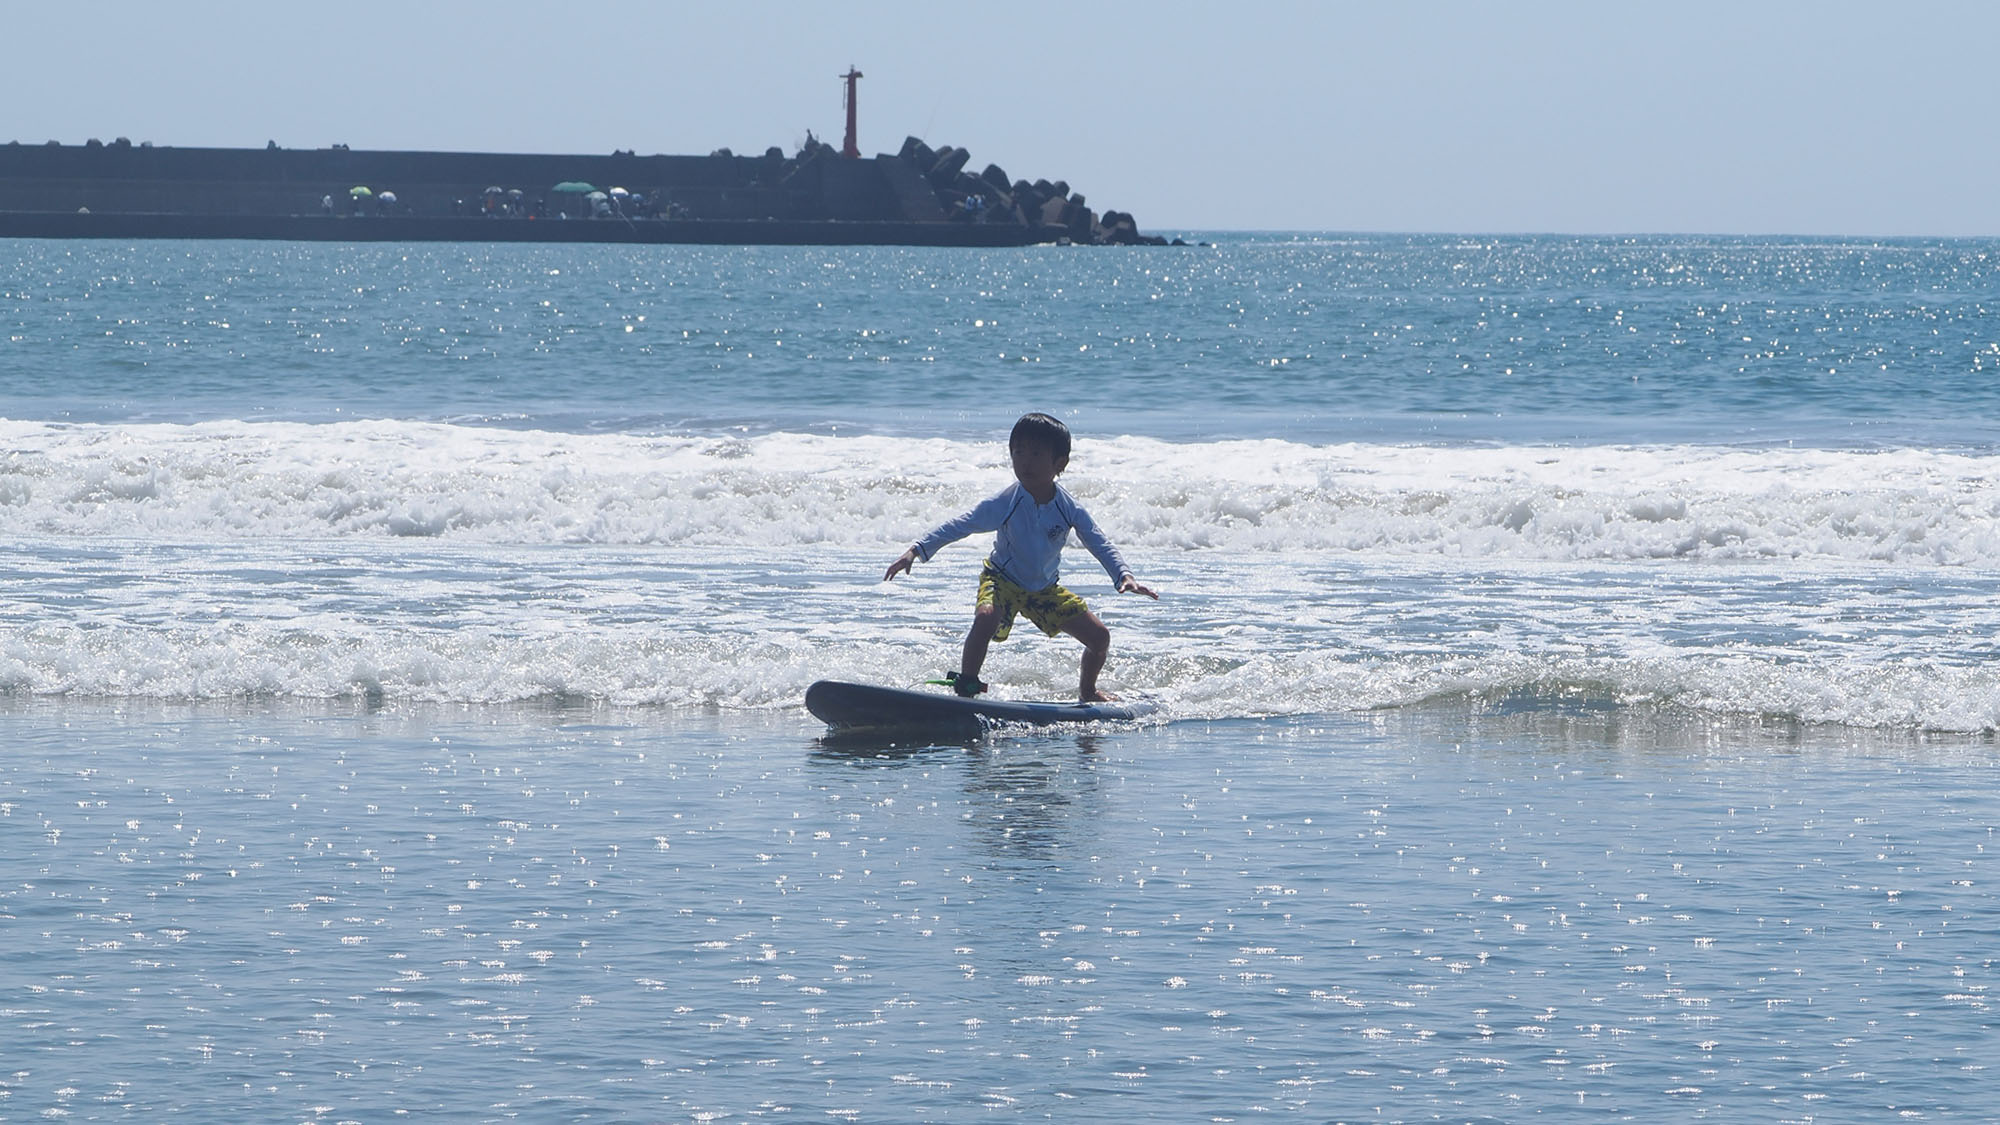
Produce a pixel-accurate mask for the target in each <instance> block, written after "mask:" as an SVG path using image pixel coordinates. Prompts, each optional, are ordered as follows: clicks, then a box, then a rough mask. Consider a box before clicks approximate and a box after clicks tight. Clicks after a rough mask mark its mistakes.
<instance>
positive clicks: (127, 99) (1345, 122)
mask: <svg viewBox="0 0 2000 1125" xmlns="http://www.w3.org/2000/svg"><path fill="white" fill-rule="evenodd" d="M0 17H4V22H0V26H4V28H5V29H6V33H7V40H8V46H9V50H8V61H7V65H6V66H5V67H4V68H0V105H5V106H7V107H8V108H7V110H6V112H5V113H4V114H0V119H3V120H4V124H0V143H4V142H5V141H6V140H9V139H18V140H20V141H22V142H24V143H40V142H42V141H46V140H50V139H57V140H61V141H64V142H66V143H81V142H83V141H84V140H87V139H88V138H91V137H98V138H101V139H103V140H106V141H109V140H111V139H113V138H115V137H120V136H124V137H130V138H131V139H132V140H133V141H134V142H138V141H144V140H150V141H152V142H153V143H155V144H161V145H190V146H192V145H215V146H226V147H237V146H243V147H261V146H262V145H263V144H264V142H265V141H267V140H275V141H277V142H278V143H279V144H280V145H284V146H286V147H297V148H314V147H321V146H324V145H328V144H332V143H335V142H340V143H345V144H348V145H350V146H352V147H354V148H377V149H450V150H486V151H515V152H592V153H594V152H609V151H611V150H612V149H621V148H630V149H636V150H637V151H639V152H641V153H655V152H663V153H702V152H708V151H710V150H711V149H714V148H718V147H722V146H728V147H730V148H732V149H734V150H736V151H738V152H760V151H762V150H763V149H764V148H766V147H768V146H770V145H774V144H775V145H781V146H783V147H784V148H785V149H786V151H788V152H789V151H791V150H793V149H794V148H796V146H797V145H798V143H799V142H800V141H802V140H804V138H805V135H806V131H807V130H808V129H811V130H812V131H814V132H815V133H816V134H817V135H818V136H820V137H821V138H822V139H825V140H829V141H831V142H833V143H835V144H838V143H839V140H840V132H841V91H840V86H841V84H840V81H839V79H838V78H837V77H836V76H837V75H839V74H840V73H842V72H843V71H845V70H846V69H847V67H848V65H849V64H850V63H851V64H853V65H855V66H857V67H859V68H860V69H861V70H862V72H863V73H864V74H865V75H866V77H865V78H863V79H862V81H861V97H860V108H861V146H862V151H863V152H864V153H868V154H872V153H876V152H883V151H891V152H893V151H895V150H896V149H897V148H898V147H899V146H900V145H901V143H902V140H903V137H904V136H905V135H906V134H911V133H914V134H916V135H918V136H921V137H923V138H924V139H925V140H927V141H929V142H930V143H931V144H932V145H934V146H942V145H945V144H953V145H958V146H961V147H965V148H968V149H970V150H971V152H972V155H973V159H974V167H975V168H977V167H981V166H983V165H984V164H985V163H987V162H989V161H991V162H996V163H998V164H1000V165H1001V166H1002V167H1003V168H1005V169H1006V170H1007V172H1008V174H1009V175H1010V176H1013V177H1015V178H1022V177H1025V178H1028V179H1036V178H1040V177H1047V178H1049V179H1067V180H1068V181H1069V182H1070V184H1071V186H1072V187H1073V188H1074V189H1075V190H1078V191H1082V192H1084V193H1086V194H1087V195H1088V197H1089V200H1090V203H1091V205H1092V206H1093V207H1097V208H1099V209H1100V210H1101V209H1103V208H1106V207H1114V208H1117V209H1119V210H1125V211H1131V212H1133V213H1134V215H1135V216H1136V217H1137V218H1138V220H1139V224H1140V226H1141V228H1142V229H1145V230H1148V231H1167V232H1171V231H1176V230H1191V229H1278V230H1375V231H1463V232H1515V231H1561V232H1621V233H1622V232H1703V233H1798V234H1860V235H1901V234H1941V235H1949V234H1996V233H2000V143H1996V137H1995V132H1996V124H1995V123H1996V121H2000V112H1996V111H2000V93H1996V91H2000V82H1996V80H1995V78H1994V72H1993V50H1994V48H1993V45H1994V44H1995V43H1996V42H2000V4H1993V3H1990V2H1988V3H1921V2H1915V3H1912V2H1908V0H1905V2H1902V3H1877V4H1862V3H1848V2H1838V0H1836V2H1814V3H1804V2H1782V3H1780V2H1773V3H1756V2H1754V0H1740V2H1734V3H1723V2H1705V0H1699V2H1682V0H1677V2H1672V3H1666V2H1662V3H1620V2H1617V0H1598V2H1593V3H1584V2H1526V3H1486V4H1475V3H1392V2H1390V0H1377V2H1375V3H1365V4H1362V3H1336V2H1328V3H1304V2H1280V3H1257V2H1255V0H1239V2H1234V3H1221V2H1211V3H1178V2H1172V0H1139V2H1103V3H1093V2H1091V0H1055V2H1053V3H1046V4H1000V5H990V4H954V3H950V2H949V0H944V2H937V0H931V2H926V3H860V2H850V3H811V4H808V3H775V2H764V0H705V2H702V3H699V4H667V3H652V2H647V0H612V2H604V0H583V2H574V3H565V2H562V0H537V2H534V3H526V2H520V0H487V2H484V3H469V2H459V0H449V2H433V0H406V2H390V3H383V2H379V0H375V2H367V0H364V2H359V3H341V2H338V0H327V2H318V3H310V4H306V3H294V2H274V0H263V2H261V3H247V2H246V3H238V2H210V3H200V2H188V0H180V2H174V3H160V2H158V0H145V2H140V0H95V2H93V3H89V4H72V5H62V4H52V3H41V4H33V3H25V2H22V0H8V2H7V3H6V5H5V7H4V9H0Z"/></svg>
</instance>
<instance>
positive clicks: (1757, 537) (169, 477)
mask: <svg viewBox="0 0 2000 1125" xmlns="http://www.w3.org/2000/svg"><path fill="white" fill-rule="evenodd" d="M0 440H4V441H5V443H6V446H7V448H8V453H7V454H6V455H5V456H4V458H0V533H4V534H7V535H10V536H16V537H19V536H49V537H64V538H67V537H85V536H117V537H146V538H159V539H165V540H169V541H206V540H214V539H244V538H251V539H260V540H262V539H274V538H275V539H301V540H312V539H323V538H329V537H331V538H347V537H364V538H395V537H420V538H432V539H446V540H457V541H463V542H466V543H502V544H515V545H527V544H566V543H585V544H605V545H641V546H655V545H673V546H714V547H727V546H735V545H746V544H754V545H759V546H785V545H793V546H799V547H814V546H820V545H835V546H871V545H876V544H880V543H884V542H898V541H902V540H904V539H907V538H909V537H912V536H914V535H915V534H917V533H918V532H919V531H920V530H922V529H923V528H924V527H927V526H930V525H931V524H932V523H934V522H936V521H937V520H938V519H940V518H942V517H943V516H944V515H947V514H949V513H951V512H953V511H955V510H957V509H958V508H960V507H963V506H966V505H969V504H970V503H971V502H972V501H973V500H974V499H976V498H978V497H979V496H983V495H985V494H986V493H988V492H990V491H993V490H995V489H997V488H998V487H999V486H1000V485H1001V484H1002V483H1004V482H1005V480H1006V479H1007V476H1006V464H1005V456H1004V453H1005V451H1004V449H1003V448H1002V446H1000V445H999V444H998V443H963V442H951V441H945V440H928V441H910V440H905V439H893V438H886V437H840V436H827V435H817V434H794V433H777V434H767V435H759V436H745V437H728V436H725V437H714V436H710V437H673V436H643V435H632V434H600V435H591V434H568V433H555V432H546V431H517V430H504V429H491V428H481V427H473V426H457V425H449V424H442V423H415V422H391V421H380V422H344V423H334V424H319V425H309V424H299V423H251V422H210V423H199V424H191V425H118V426H93V425H64V424H55V423H38V422H5V423H0ZM1066 482H1067V483H1068V484H1069V486H1070V487H1071V489H1072V490H1073V491H1075V492H1076V493H1077V494H1078V495H1079V496H1080V497H1082V498H1083V499H1084V500H1085V501H1086V502H1088V503H1090V504H1091V505H1092V507H1093V510H1094V512H1095V513H1096V514H1097V515H1098V518H1099V520H1100V522H1102V523H1105V524H1106V525H1107V526H1108V527H1110V528H1111V529H1112V530H1113V533H1114V535H1115V536H1116V537H1117V538H1119V539H1120V540H1121V541H1122V542H1125V543H1129V544H1131V545H1132V546H1133V547H1135V548H1139V549H1145V550H1149V551H1154V552H1161V551H1174V552H1182V551H1185V552H1206V551H1238V552H1246V551H1247V552H1291V551H1305V552H1348V553H1370V554H1379V555H1390V556H1418V557H1423V556H1444V557H1463V558H1482V557H1492V558H1504V559H1517V560H1530V559H1546V560H1560V561H1573V560H1618V559H1715V560H1722V559H1826V560H1843V561H1851V562H1864V563H1889V564H1898V565H1912V566H1993V565H2000V488H1996V487H1995V486H1996V485H2000V457H1996V456H1993V455H1988V454H1976V453H1964V452H1950V451H1930V450H1917V449H1893V450H1826V449H1791V448H1741V447H1717V446H1697V445H1671V446H1580V447H1560V446H1511V447H1446V446H1408V445H1368V444H1342V445H1305V444H1298V443H1291V442H1284V441H1277V440H1262V441H1236V442H1219V443H1202V444H1175V443H1167V442H1161V441H1156V440H1152V439H1143V438H1134V437H1114V438H1105V439H1097V440H1084V441H1080V442H1079V445H1078V448H1077V453H1076V456H1075V458H1074V460H1073V462H1072V465H1071V471H1070V473H1069V475H1068V477H1067V478H1066Z"/></svg>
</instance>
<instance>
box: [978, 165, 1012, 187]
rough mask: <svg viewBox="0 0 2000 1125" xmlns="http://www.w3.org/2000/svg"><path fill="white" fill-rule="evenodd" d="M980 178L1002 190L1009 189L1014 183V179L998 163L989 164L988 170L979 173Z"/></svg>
mask: <svg viewBox="0 0 2000 1125" xmlns="http://www.w3.org/2000/svg"><path fill="white" fill-rule="evenodd" d="M979 178H980V179H982V180H985V181H986V182H987V183H989V184H992V185H993V186H994V187H996V188H999V189H1000V190H1001V191H1009V190H1010V189H1011V187H1012V185H1013V181H1012V180H1009V179H1008V178H1007V173H1006V172H1005V171H1003V170H1002V169H1001V167H1000V166H999V165H998V164H988V165H987V166H986V170H985V171H983V172H981V173H979Z"/></svg>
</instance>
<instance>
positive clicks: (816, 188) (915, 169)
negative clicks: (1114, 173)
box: [0, 138, 1136, 246]
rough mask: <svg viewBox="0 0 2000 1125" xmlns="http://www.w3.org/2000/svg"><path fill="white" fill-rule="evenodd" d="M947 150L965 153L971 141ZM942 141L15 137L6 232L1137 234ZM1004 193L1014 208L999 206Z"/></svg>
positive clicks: (365, 236)
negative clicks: (974, 175) (405, 145)
mask: <svg viewBox="0 0 2000 1125" xmlns="http://www.w3.org/2000/svg"><path fill="white" fill-rule="evenodd" d="M942 151H943V152H944V153H945V154H947V155H948V156H949V155H950V154H954V153H955V154H957V157H956V159H957V164H958V165H962V164H963V162H964V155H963V150H953V149H949V148H947V149H945V150H942ZM937 156H938V154H937V153H934V152H933V151H932V150H930V149H929V148H928V146H925V145H923V144H922V142H920V141H917V140H916V139H915V138H911V139H910V140H908V141H906V142H905V144H904V146H903V151H902V152H899V153H895V154H884V155H878V156H874V157H869V158H861V159H846V158H842V157H841V156H840V155H839V154H838V153H837V152H836V151H835V150H834V149H833V148H832V147H831V146H828V145H825V144H821V143H819V142H816V141H813V142H808V143H807V145H806V146H805V147H804V148H802V149H801V150H800V151H799V152H798V153H796V154H794V155H792V156H789V157H788V156H786V155H785V154H784V153H783V152H782V151H781V150H779V149H776V148H772V149H768V150H766V151H765V152H764V153H763V154H762V155H759V156H737V155H735V154H733V153H730V152H729V151H727V150H721V151H718V152H716V153H712V154H710V155H708V156H668V155H654V156H640V155H637V154H635V153H631V152H619V153H613V154H611V155H609V156H583V155H564V154H554V153H540V154H536V153H472V152H398V151H368V150H351V149H348V148H344V147H334V148H322V149H285V148H278V147H276V146H275V145H272V146H268V147H266V148H263V149H222V148H174V147H155V146H152V145H143V144H142V145H133V144H130V143H128V142H125V141H123V140H120V141H118V142H114V143H112V144H100V143H97V142H94V141H93V142H91V143H89V144H86V145H60V144H55V143H53V142H51V143H49V144H46V145H25V144H21V143H19V142H14V143H11V144H6V145H0V237H25V238H262V239H304V240H318V241H434V240H435V241H481V242H647V243H676V242H679V243H763V244H772V243H780V244H782V243H790V244H801V245H853V244H889V245H924V246H1014V245H1027V244H1031V243H1039V242H1059V241H1072V242H1098V241H1121V240H1122V241H1130V240H1131V239H1112V238H1102V237H1099V235H1100V234H1102V233H1103V232H1104V231H1107V230H1110V229H1112V228H1111V227H1109V226H1107V225H1102V224H1100V223H1099V216H1097V215H1096V214H1095V213H1094V212H1091V211H1090V210H1089V209H1088V208H1085V207H1083V206H1082V203H1083V200H1082V197H1081V196H1080V195H1079V196H1075V197H1074V198H1073V199H1072V198H1071V197H1070V195H1069V193H1068V190H1067V186H1066V185H1065V186H1063V187H1062V189H1061V191H1060V192H1057V191H1055V190H1054V188H1053V187H1051V185H1049V184H1048V182H1047V181H1039V186H1038V187H1036V188H1035V189H1034V190H1033V191H1032V192H1031V193H1030V194H1032V195H1033V197H1034V198H1033V201H1032V205H1031V206H1022V205H1017V204H1016V203H1015V197H1016V196H1017V195H1021V193H1020V192H1016V191H1014V190H1013V189H1012V186H1011V185H1006V184H1004V181H1003V182H1002V183H999V184H985V183H982V184H981V185H980V188H981V190H980V194H979V198H977V199H975V200H974V201H973V202H975V203H977V204H979V206H977V207H973V206H968V205H967V203H966V200H967V195H966V192H965V191H964V190H962V189H964V188H966V187H967V186H968V181H969V180H970V179H971V178H970V177H966V176H963V175H960V174H959V168H958V167H957V166H953V167H951V168H950V170H949V172H948V173H946V174H940V171H939V169H938V167H937ZM989 171H990V169H989ZM559 185H561V186H565V187H575V188H577V190H563V191H558V190H556V188H557V187H558V186H559ZM1020 186H1021V187H1022V188H1023V189H1027V188H1028V186H1029V185H1025V184H1023V185H1020ZM582 188H588V189H590V190H589V191H585V190H581V189H582ZM988 194H990V195H991V196H992V198H993V199H994V200H996V201H1003V202H1004V206H995V207H992V208H987V207H986V206H984V204H985V202H986V196H987V195H988ZM1022 202H1023V203H1026V202H1028V199H1027V197H1026V196H1022ZM1115 217H1116V216H1115V213H1113V214H1108V215H1106V216H1104V218H1106V219H1113V218H1115ZM1124 218H1125V219H1126V220H1127V224H1126V225H1127V227H1129V226H1130V224H1129V218H1130V217H1129V216H1125V217H1124ZM1132 233H1136V228H1133V231H1132Z"/></svg>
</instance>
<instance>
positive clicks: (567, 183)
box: [549, 180, 597, 192]
mask: <svg viewBox="0 0 2000 1125" xmlns="http://www.w3.org/2000/svg"><path fill="white" fill-rule="evenodd" d="M549 190H550V191H576V192H591V191H596V190H597V187H596V185H594V184H588V183H585V182H584V181H582V180H564V181H563V182H562V183H559V184H557V185H556V186H555V187H553V188H550V189H549Z"/></svg>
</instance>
